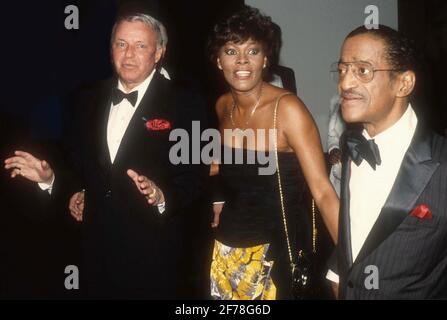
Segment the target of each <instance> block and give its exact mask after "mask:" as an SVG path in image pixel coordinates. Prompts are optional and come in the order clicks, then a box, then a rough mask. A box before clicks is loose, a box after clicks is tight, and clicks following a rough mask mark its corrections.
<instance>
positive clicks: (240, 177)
mask: <svg viewBox="0 0 447 320" xmlns="http://www.w3.org/2000/svg"><path fill="white" fill-rule="evenodd" d="M274 41H275V40H274V27H273V24H272V21H271V19H270V18H269V17H267V16H265V15H263V14H261V13H260V12H259V10H257V9H254V8H251V7H248V6H247V7H245V8H244V9H243V10H241V11H240V12H238V13H236V14H234V15H232V16H231V17H229V18H228V19H226V20H225V21H223V22H221V23H220V24H218V25H216V26H215V28H214V31H213V35H212V37H211V39H210V42H209V49H210V53H211V58H212V61H213V62H215V63H216V64H217V67H218V68H219V69H220V70H221V72H222V74H223V76H224V78H225V80H226V82H227V84H228V85H229V87H230V91H229V92H228V93H226V94H224V95H223V96H221V97H220V98H219V99H218V101H217V103H216V112H217V116H218V119H219V130H220V132H221V136H222V137H223V138H222V141H221V142H222V152H223V154H227V155H228V154H232V155H233V157H232V159H235V154H237V153H243V154H244V156H245V157H244V159H255V161H251V162H250V161H245V162H243V163H240V164H235V163H229V161H224V160H225V157H223V159H222V160H221V161H220V162H221V163H220V165H219V170H218V172H219V180H218V181H219V183H218V185H219V190H220V192H219V195H220V198H219V199H216V200H220V201H218V202H215V203H214V212H215V217H214V222H213V227H215V228H216V241H215V246H214V253H213V261H212V265H211V295H212V296H213V297H214V298H216V299H290V298H292V297H293V294H292V271H291V261H290V258H291V256H293V255H294V253H295V252H296V251H297V250H298V249H299V248H296V243H297V239H296V237H306V236H308V235H309V233H310V232H308V231H307V228H305V227H304V220H305V219H304V214H305V212H304V211H303V210H302V203H303V197H304V193H305V183H306V182H307V184H308V186H309V188H310V191H311V193H312V196H313V198H314V200H315V203H316V205H317V206H318V208H319V209H320V211H321V213H322V216H323V219H324V221H325V223H326V225H327V227H328V230H329V232H330V234H331V236H332V238H333V239H334V241H335V239H336V234H337V220H338V206H339V201H338V198H337V196H336V193H335V191H334V189H333V187H332V185H331V183H330V182H329V179H328V176H327V172H326V167H325V162H324V157H323V151H322V147H321V142H320V136H319V133H318V129H317V127H316V125H315V122H314V120H313V119H312V116H311V115H310V113H309V111H308V110H307V108H306V106H305V105H304V103H303V102H302V101H301V100H300V99H299V98H298V97H297V96H295V95H293V94H291V93H289V92H287V91H285V90H284V89H281V88H278V87H275V86H273V85H271V84H269V83H267V82H266V81H265V80H264V79H265V76H266V75H267V73H268V70H269V67H270V62H271V61H272V60H271V59H272V56H273V52H272V51H273V47H274ZM274 129H276V131H274V132H276V137H275V135H273V136H272V135H271V134H268V133H269V132H272V131H271V130H274ZM228 132H232V133H234V134H233V135H231V136H228ZM247 132H251V133H254V134H253V135H252V136H251V138H248V139H247V138H246V137H247V135H245V138H244V134H241V133H247ZM272 156H273V157H272ZM266 157H267V159H274V160H275V164H276V159H277V160H278V167H279V170H274V172H272V174H260V172H262V171H261V170H260V169H261V168H262V167H265V164H263V163H261V161H259V160H260V159H264V158H266ZM233 162H234V161H233ZM275 168H277V167H276V166H275ZM277 169H278V168H277ZM301 220H302V221H303V223H300V221H301ZM298 243H299V241H298Z"/></svg>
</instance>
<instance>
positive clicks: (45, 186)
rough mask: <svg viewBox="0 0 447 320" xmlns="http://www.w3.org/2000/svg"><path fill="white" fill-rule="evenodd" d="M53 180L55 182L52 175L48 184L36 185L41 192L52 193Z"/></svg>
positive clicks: (54, 176)
mask: <svg viewBox="0 0 447 320" xmlns="http://www.w3.org/2000/svg"><path fill="white" fill-rule="evenodd" d="M54 180H56V175H54V174H53V180H51V182H50V183H37V185H38V186H39V188H40V189H42V190H43V191H48V193H49V194H51V192H52V191H53V185H54Z"/></svg>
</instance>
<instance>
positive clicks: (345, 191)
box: [339, 143, 352, 268]
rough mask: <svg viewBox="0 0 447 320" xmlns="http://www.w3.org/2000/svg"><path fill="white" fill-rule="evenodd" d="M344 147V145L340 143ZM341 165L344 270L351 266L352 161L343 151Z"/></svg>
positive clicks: (340, 221) (340, 232)
mask: <svg viewBox="0 0 447 320" xmlns="http://www.w3.org/2000/svg"><path fill="white" fill-rule="evenodd" d="M342 145H344V143H342ZM342 154H343V158H344V159H343V161H342V163H343V165H342V180H341V181H342V182H341V202H340V205H341V206H340V218H339V225H340V228H339V229H340V231H339V234H340V235H339V245H340V248H341V253H342V255H343V257H342V261H340V262H343V263H345V268H350V267H351V265H352V246H351V220H350V213H349V206H350V191H349V181H350V178H351V163H352V160H351V158H350V156H349V152H347V150H343V152H342Z"/></svg>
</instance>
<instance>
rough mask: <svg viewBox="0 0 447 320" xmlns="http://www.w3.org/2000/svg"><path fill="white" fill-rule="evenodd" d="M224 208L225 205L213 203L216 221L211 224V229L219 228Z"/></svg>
mask: <svg viewBox="0 0 447 320" xmlns="http://www.w3.org/2000/svg"><path fill="white" fill-rule="evenodd" d="M223 206H224V203H213V213H214V219H213V222H212V223H211V228H217V226H218V225H219V221H220V213H221V212H222V208H223Z"/></svg>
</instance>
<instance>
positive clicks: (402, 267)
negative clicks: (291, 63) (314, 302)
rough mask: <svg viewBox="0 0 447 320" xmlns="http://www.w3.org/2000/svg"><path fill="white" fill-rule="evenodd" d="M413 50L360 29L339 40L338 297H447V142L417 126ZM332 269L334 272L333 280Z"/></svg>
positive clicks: (395, 36)
mask: <svg viewBox="0 0 447 320" xmlns="http://www.w3.org/2000/svg"><path fill="white" fill-rule="evenodd" d="M415 67H416V63H415V58H414V51H413V50H412V48H411V45H410V43H409V42H408V40H406V39H405V38H404V37H403V36H402V35H401V34H400V33H399V32H397V31H395V30H393V29H391V28H389V27H386V26H382V25H381V26H379V29H371V30H368V29H367V28H365V27H359V28H357V29H356V30H354V31H352V32H351V33H350V34H349V35H348V36H347V38H346V39H345V41H344V43H343V46H342V49H341V57H340V60H339V61H338V62H337V63H335V66H334V69H333V70H332V71H333V72H334V73H335V74H336V75H337V76H338V85H339V92H340V95H341V111H342V114H343V118H344V120H346V122H347V123H359V124H361V125H362V126H361V129H360V130H358V131H357V130H350V131H347V132H346V133H345V134H344V136H343V138H342V141H343V142H342V143H343V150H342V154H343V156H342V163H343V170H342V187H341V211H340V220H339V221H340V222H339V241H338V247H337V254H336V256H337V263H336V264H334V265H333V268H334V270H332V271H330V272H329V273H328V278H329V279H331V280H332V281H334V282H339V297H340V298H342V299H436V298H447V277H446V275H447V141H446V139H445V138H444V137H441V136H439V135H437V134H435V133H433V132H431V131H430V130H428V129H427V128H426V127H424V124H423V121H422V120H421V119H418V117H417V116H416V114H415V112H414V110H413V107H412V105H411V104H410V102H409V100H410V96H411V94H412V92H413V90H414V86H415V83H416V72H415ZM333 271H336V272H333Z"/></svg>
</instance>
